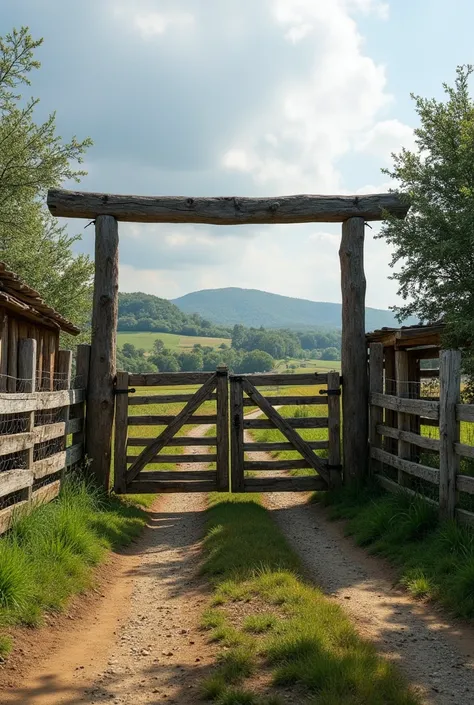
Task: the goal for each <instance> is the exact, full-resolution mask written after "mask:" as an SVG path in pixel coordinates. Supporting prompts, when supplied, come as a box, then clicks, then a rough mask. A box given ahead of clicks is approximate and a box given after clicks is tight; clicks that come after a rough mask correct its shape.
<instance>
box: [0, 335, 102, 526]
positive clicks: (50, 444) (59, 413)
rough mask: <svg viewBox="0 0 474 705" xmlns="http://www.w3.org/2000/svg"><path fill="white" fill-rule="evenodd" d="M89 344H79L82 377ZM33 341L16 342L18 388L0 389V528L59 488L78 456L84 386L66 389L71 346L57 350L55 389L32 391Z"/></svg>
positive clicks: (81, 440) (78, 368)
mask: <svg viewBox="0 0 474 705" xmlns="http://www.w3.org/2000/svg"><path fill="white" fill-rule="evenodd" d="M88 348H89V346H79V347H78V355H77V361H76V371H77V372H78V376H76V379H79V378H81V377H82V379H81V383H82V384H84V381H86V380H87V377H86V375H85V371H86V369H87V363H88V357H87V356H88ZM36 357H37V351H36V341H35V340H33V339H24V340H20V341H19V343H18V374H19V376H20V377H21V379H22V383H23V388H24V389H25V390H26V391H24V392H21V393H16V392H12V393H8V392H5V393H3V392H2V393H0V534H1V533H3V532H5V531H6V530H7V529H8V528H9V527H10V525H11V522H12V519H13V517H14V516H15V514H17V513H18V512H19V511H20V510H21V511H24V510H28V509H29V508H30V507H32V506H35V505H37V504H42V503H44V502H49V501H51V500H52V499H54V498H55V497H57V495H58V494H59V490H60V487H61V482H62V480H63V478H64V473H65V471H66V469H68V468H71V467H73V466H75V465H78V464H80V463H82V462H83V461H84V416H85V414H84V403H85V399H86V390H85V389H69V387H70V385H71V378H72V377H71V371H72V352H71V351H70V350H61V351H59V354H58V356H57V372H58V376H59V377H60V379H61V386H62V387H63V389H62V390H60V391H55V392H50V391H45V392H41V391H36V390H37V387H38V385H39V380H38V381H37V380H36V374H35V369H36Z"/></svg>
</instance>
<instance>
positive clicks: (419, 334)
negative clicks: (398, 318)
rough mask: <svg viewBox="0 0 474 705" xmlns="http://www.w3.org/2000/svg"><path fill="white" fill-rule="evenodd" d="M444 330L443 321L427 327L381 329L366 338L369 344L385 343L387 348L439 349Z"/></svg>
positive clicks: (368, 334) (418, 325)
mask: <svg viewBox="0 0 474 705" xmlns="http://www.w3.org/2000/svg"><path fill="white" fill-rule="evenodd" d="M444 328H445V324H444V323H443V322H442V321H437V322H436V323H428V324H426V325H421V324H417V325H414V326H402V327H401V328H380V329H379V330H374V331H372V332H371V333H367V334H366V336H365V338H366V340H367V344H370V343H383V344H384V346H385V347H396V348H413V347H430V346H437V347H439V346H440V345H441V335H442V334H443V331H444Z"/></svg>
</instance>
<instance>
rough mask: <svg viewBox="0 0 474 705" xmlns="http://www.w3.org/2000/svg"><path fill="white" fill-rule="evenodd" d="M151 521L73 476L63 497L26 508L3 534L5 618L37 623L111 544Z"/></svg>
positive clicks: (0, 563)
mask: <svg viewBox="0 0 474 705" xmlns="http://www.w3.org/2000/svg"><path fill="white" fill-rule="evenodd" d="M145 521H146V514H145V513H144V512H143V511H142V510H140V509H138V508H136V507H134V506H132V505H130V504H126V503H124V502H121V501H119V500H118V499H116V498H113V497H108V496H107V495H105V494H103V493H102V492H101V491H100V490H98V489H96V488H95V487H94V486H93V485H92V484H89V483H86V482H85V481H84V480H81V479H80V478H79V477H73V476H72V477H70V478H69V479H68V480H67V481H66V482H65V483H64V486H63V488H62V490H61V494H60V496H59V498H58V499H57V500H55V501H54V502H50V503H49V504H46V505H43V506H40V507H37V508H36V509H35V510H34V511H33V512H32V513H31V514H27V515H21V514H20V515H19V516H18V517H17V519H16V521H15V523H14V525H13V528H12V529H11V530H10V531H9V532H8V534H6V535H4V536H2V538H0V622H1V623H2V624H15V623H20V624H27V625H30V626H35V625H37V624H39V623H40V622H41V618H42V614H43V612H45V611H50V610H58V609H61V608H62V607H64V605H65V604H66V603H67V600H68V598H69V596H70V595H72V594H73V593H77V592H80V591H81V590H83V589H84V588H86V587H87V586H89V585H90V582H91V579H92V571H91V568H92V566H94V565H96V564H97V563H99V562H100V561H101V560H102V559H103V557H104V556H105V552H106V550H107V549H110V548H117V547H119V546H123V545H126V544H128V543H129V542H130V541H131V540H132V539H133V538H134V537H136V536H137V535H138V534H139V533H140V532H141V530H142V528H143V527H144V525H145ZM2 639H3V637H2ZM0 655H2V653H1V640H0Z"/></svg>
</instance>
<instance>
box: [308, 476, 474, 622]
mask: <svg viewBox="0 0 474 705" xmlns="http://www.w3.org/2000/svg"><path fill="white" fill-rule="evenodd" d="M321 499H322V501H323V502H325V503H326V504H329V505H331V516H332V518H334V519H347V520H348V522H347V525H346V533H347V534H348V535H351V536H353V537H354V539H355V541H356V542H357V543H358V544H359V545H360V546H366V547H367V548H368V549H369V551H370V552H371V553H374V554H378V555H381V556H384V557H385V558H388V559H389V560H390V561H391V562H392V563H393V564H394V565H395V566H396V567H397V569H398V571H399V576H400V582H401V583H402V584H403V585H404V586H405V587H406V588H407V589H408V591H409V592H410V593H411V594H412V595H413V596H414V597H417V598H424V599H430V600H436V601H438V602H441V603H442V604H443V605H445V606H446V607H448V608H449V610H450V611H452V612H453V613H454V614H455V615H457V616H460V617H464V618H472V617H474V531H473V530H472V529H471V528H469V527H467V526H462V525H460V524H458V523H457V522H455V521H441V522H440V521H439V520H438V512H437V509H436V507H433V506H432V505H430V504H428V502H425V501H424V500H423V498H422V497H420V496H418V497H413V496H410V495H408V494H406V493H403V492H400V493H398V494H387V493H385V492H384V491H383V490H381V489H380V488H379V487H378V486H377V485H371V484H369V485H366V486H364V487H354V488H350V487H348V488H341V489H340V490H335V491H333V492H328V493H325V495H324V496H323V494H322V493H321Z"/></svg>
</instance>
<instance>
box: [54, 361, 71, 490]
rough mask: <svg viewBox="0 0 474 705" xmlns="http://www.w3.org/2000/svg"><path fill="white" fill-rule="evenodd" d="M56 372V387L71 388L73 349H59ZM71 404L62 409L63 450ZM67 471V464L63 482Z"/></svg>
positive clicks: (63, 448) (65, 444)
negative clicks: (63, 427) (63, 424)
mask: <svg viewBox="0 0 474 705" xmlns="http://www.w3.org/2000/svg"><path fill="white" fill-rule="evenodd" d="M56 372H57V373H58V381H57V383H56V384H55V385H54V386H55V387H56V389H69V388H70V386H71V373H72V350H58V353H57V357H56ZM70 409H71V407H70V406H65V407H64V409H63V411H62V414H61V416H62V419H61V420H62V421H64V423H65V426H66V427H65V431H64V437H63V442H62V448H61V450H66V446H67V437H68V431H67V424H68V421H69V414H70ZM65 472H66V466H65V467H64V468H63V470H62V472H61V482H62V481H63V480H64V474H65Z"/></svg>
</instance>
